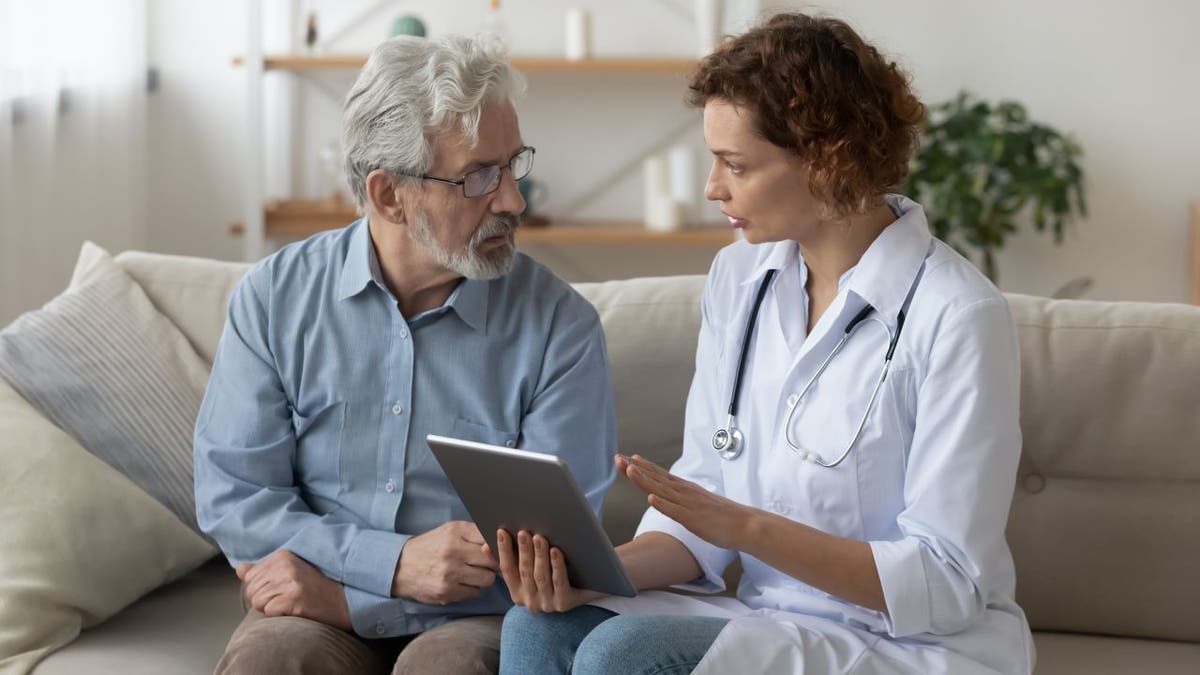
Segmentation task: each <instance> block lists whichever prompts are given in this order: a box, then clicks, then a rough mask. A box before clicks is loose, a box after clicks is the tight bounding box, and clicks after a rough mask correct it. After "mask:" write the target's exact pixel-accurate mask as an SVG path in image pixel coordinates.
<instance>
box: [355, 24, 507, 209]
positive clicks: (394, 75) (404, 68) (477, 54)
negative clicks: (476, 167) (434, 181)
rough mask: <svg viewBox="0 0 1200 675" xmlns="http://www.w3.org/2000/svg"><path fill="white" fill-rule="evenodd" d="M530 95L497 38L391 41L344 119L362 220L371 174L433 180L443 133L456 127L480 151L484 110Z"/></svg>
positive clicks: (375, 57)
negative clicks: (435, 153)
mask: <svg viewBox="0 0 1200 675" xmlns="http://www.w3.org/2000/svg"><path fill="white" fill-rule="evenodd" d="M524 89H525V81H524V79H523V78H522V77H521V75H520V73H518V72H517V71H515V70H513V69H512V68H510V67H509V65H508V54H507V52H506V50H505V49H504V46H503V44H501V43H500V41H499V40H496V39H495V38H493V37H490V36H486V35H484V36H478V37H462V36H447V37H444V38H441V39H440V40H426V39H425V38H418V37H412V36H407V35H401V36H397V37H393V38H389V39H387V40H385V41H384V42H383V43H382V44H380V45H379V46H378V47H376V48H375V51H373V52H372V53H371V57H370V58H369V59H367V64H366V65H365V66H363V69H362V72H360V73H359V74H358V79H357V80H355V82H354V86H353V87H352V88H351V89H350V93H349V94H347V96H346V103H345V106H344V107H343V111H342V148H343V154H344V157H345V162H346V180H347V182H349V184H350V190H351V192H352V193H353V195H354V204H355V206H357V207H358V210H359V212H360V213H365V212H366V209H367V204H368V200H367V174H369V173H371V171H373V170H375V169H382V170H384V171H387V172H388V173H391V174H392V175H395V176H406V175H407V176H419V175H421V174H423V173H426V172H428V171H429V167H430V166H431V165H432V164H433V151H432V147H433V142H432V140H433V138H434V137H435V136H436V135H437V134H438V133H441V132H443V131H446V130H448V129H450V128H452V127H453V125H457V126H458V130H459V131H460V132H461V133H462V136H463V138H464V140H466V141H467V142H468V143H470V144H472V145H474V144H475V143H477V142H478V139H479V115H480V110H481V109H482V108H483V106H484V105H485V104H487V103H492V102H498V101H508V102H512V101H513V100H514V99H516V98H517V97H518V96H520V95H521V94H522V93H523V92H524Z"/></svg>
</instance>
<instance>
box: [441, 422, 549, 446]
mask: <svg viewBox="0 0 1200 675" xmlns="http://www.w3.org/2000/svg"><path fill="white" fill-rule="evenodd" d="M519 436H520V432H518V431H508V430H506V429H497V428H495V427H491V426H488V425H485V424H479V423H478V422H472V421H470V420H467V419H464V418H462V417H459V418H458V419H456V420H454V437H455V438H461V439H462V440H464V441H475V442H476V443H487V444H488V445H498V446H500V447H503V448H515V447H517V438H518V437H519ZM537 450H538V451H539V452H547V451H549V450H550V449H549V448H538V449H537Z"/></svg>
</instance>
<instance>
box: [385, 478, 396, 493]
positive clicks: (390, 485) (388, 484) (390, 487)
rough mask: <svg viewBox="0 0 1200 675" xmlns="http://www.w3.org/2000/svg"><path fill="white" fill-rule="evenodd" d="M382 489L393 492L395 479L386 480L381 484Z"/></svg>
mask: <svg viewBox="0 0 1200 675" xmlns="http://www.w3.org/2000/svg"><path fill="white" fill-rule="evenodd" d="M383 489H384V490H385V491H387V492H395V491H396V481H394V480H390V479H389V480H388V482H386V483H384V484H383Z"/></svg>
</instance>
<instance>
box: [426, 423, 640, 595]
mask: <svg viewBox="0 0 1200 675" xmlns="http://www.w3.org/2000/svg"><path fill="white" fill-rule="evenodd" d="M425 442H427V443H428V444H429V449H430V450H432V451H433V456H434V457H436V458H437V461H438V463H439V464H441V465H442V470H443V471H444V472H445V473H446V477H447V478H449V479H450V483H451V484H452V485H454V489H455V490H457V491H458V496H459V498H460V499H462V501H463V505H464V506H466V507H467V512H468V513H470V514H471V518H472V519H473V520H474V521H475V524H476V525H478V526H479V531H480V532H481V533H482V534H483V538H484V540H485V541H487V543H488V546H491V547H492V550H493V551H498V550H499V549H498V548H497V546H496V530H498V529H500V528H503V529H505V530H508V532H509V533H511V534H512V535H513V537H514V539H515V538H516V536H517V532H519V531H520V530H525V531H527V532H530V533H532V534H540V535H542V536H543V537H545V538H546V539H547V540H548V541H549V542H550V545H551V546H557V547H558V548H560V549H562V552H563V555H564V556H566V559H567V577H568V578H569V579H570V580H571V585H572V586H575V587H576V588H586V589H589V590H593V591H599V592H601V593H608V594H610V595H623V596H626V597H633V596H634V595H637V590H636V589H635V588H634V587H633V584H632V583H630V582H629V578H628V577H627V576H625V569H624V568H623V567H621V562H620V560H619V559H618V558H617V552H616V551H614V550H613V547H612V542H610V541H609V540H608V535H607V534H605V532H604V528H602V527H601V526H600V522H599V521H598V520H596V516H595V514H593V513H592V509H591V507H590V506H588V502H587V500H586V499H585V498H584V496H583V492H582V491H581V490H580V489H579V485H578V484H576V483H575V478H574V477H572V476H571V471H570V469H568V468H567V465H566V464H564V463H563V461H562V460H561V459H559V458H558V457H555V456H554V455H545V454H542V453H538V452H528V451H525V450H513V449H510V448H502V447H499V446H496V445H487V444H485V443H475V442H473V441H463V440H459V439H456V438H447V437H445V436H433V435H430V436H426V437H425Z"/></svg>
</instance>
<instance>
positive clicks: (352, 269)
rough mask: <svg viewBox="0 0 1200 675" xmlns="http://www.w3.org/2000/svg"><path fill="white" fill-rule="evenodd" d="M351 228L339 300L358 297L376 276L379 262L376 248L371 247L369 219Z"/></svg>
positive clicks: (359, 221) (339, 287)
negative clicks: (376, 257)
mask: <svg viewBox="0 0 1200 675" xmlns="http://www.w3.org/2000/svg"><path fill="white" fill-rule="evenodd" d="M350 227H352V228H354V232H352V233H351V234H350V250H349V251H347V252H346V262H344V263H343V264H342V280H341V283H340V284H339V285H338V300H345V299H346V298H351V297H354V296H355V295H358V294H359V293H360V292H362V290H363V289H364V288H366V287H367V284H369V283H371V280H372V279H373V278H374V277H375V276H376V274H377V273H378V269H379V261H377V260H376V259H375V247H374V246H372V245H371V230H370V228H368V227H367V219H366V218H360V219H359V220H358V221H357V222H355V223H354V224H353V225H351V226H350Z"/></svg>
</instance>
